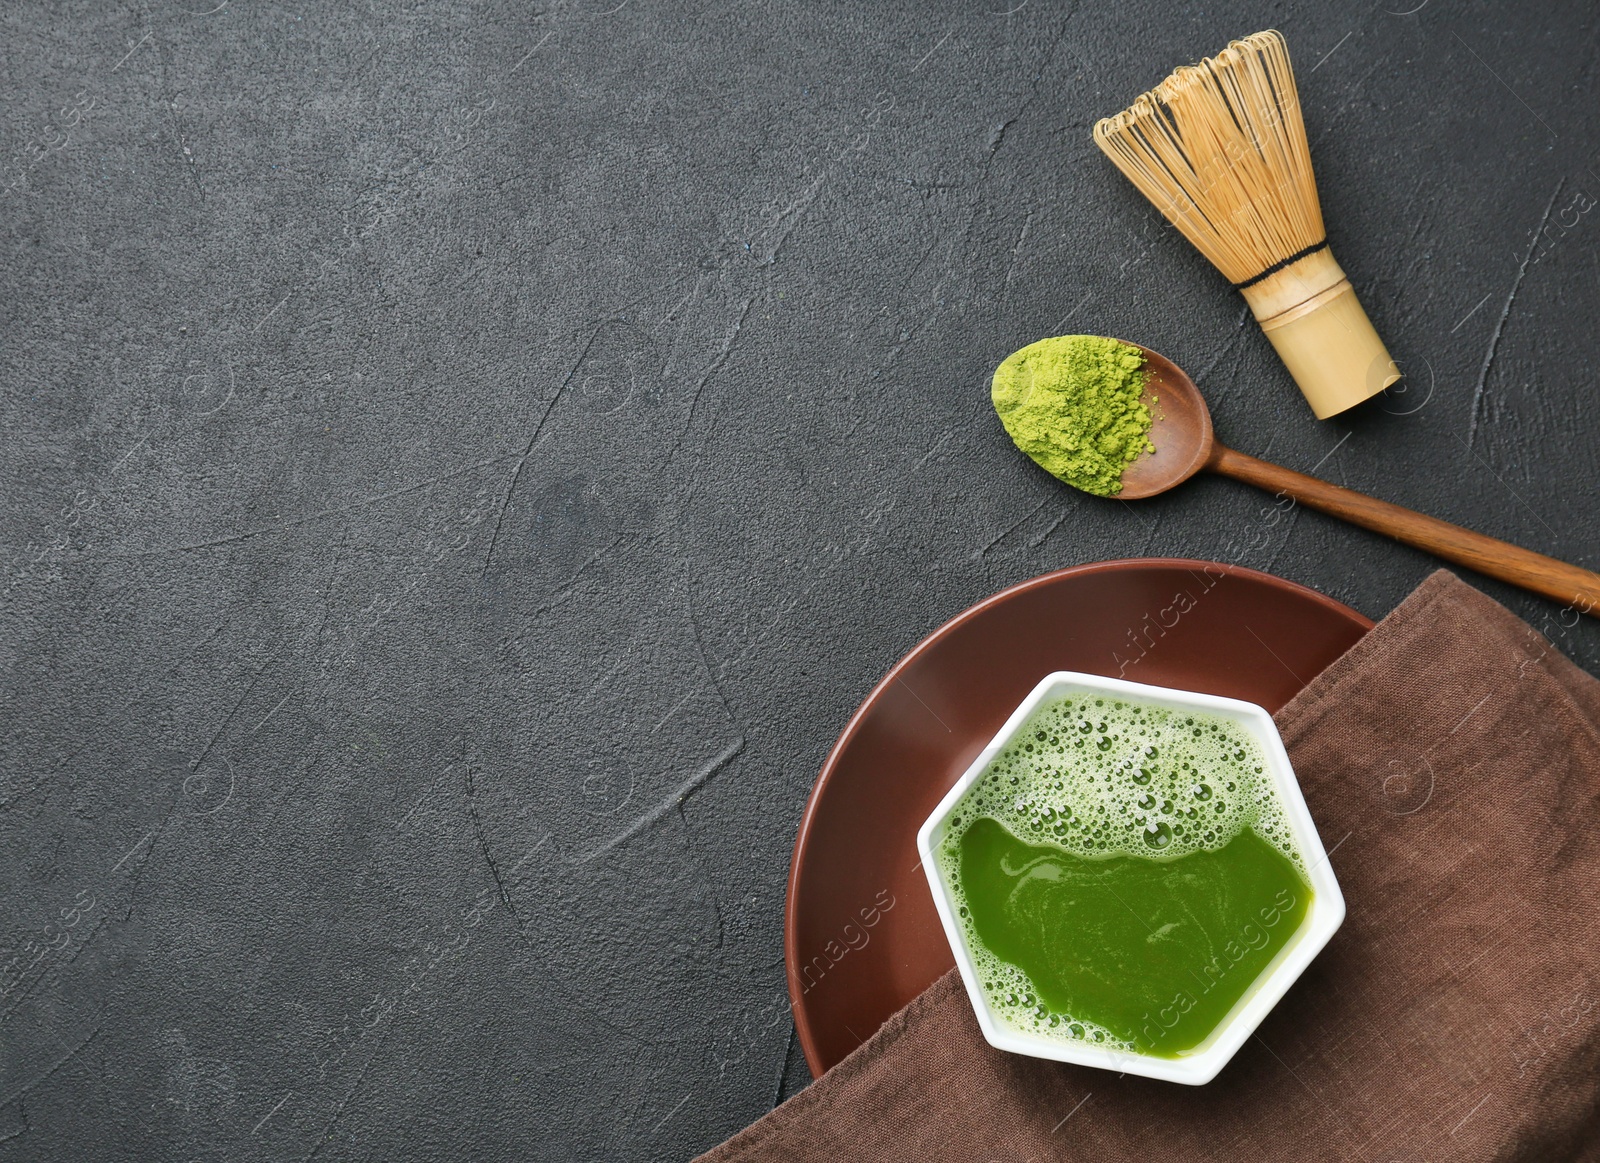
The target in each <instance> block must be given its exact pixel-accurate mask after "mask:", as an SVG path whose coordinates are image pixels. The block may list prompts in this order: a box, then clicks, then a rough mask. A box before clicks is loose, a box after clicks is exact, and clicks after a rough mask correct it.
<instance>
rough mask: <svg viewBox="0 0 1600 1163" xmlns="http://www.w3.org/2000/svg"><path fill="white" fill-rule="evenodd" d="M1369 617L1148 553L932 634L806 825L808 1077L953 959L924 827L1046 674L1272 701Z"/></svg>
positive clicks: (883, 695)
mask: <svg viewBox="0 0 1600 1163" xmlns="http://www.w3.org/2000/svg"><path fill="white" fill-rule="evenodd" d="M1371 628H1372V623H1371V621H1369V620H1368V619H1366V618H1364V617H1362V616H1361V615H1360V614H1358V613H1356V612H1355V611H1354V610H1352V609H1350V608H1349V607H1348V606H1344V605H1341V604H1340V603H1338V602H1336V601H1334V600H1333V599H1332V598H1328V597H1325V596H1323V595H1322V594H1319V593H1317V592H1316V591H1315V590H1309V589H1307V588H1306V587H1305V586H1301V585H1296V584H1295V583H1294V582H1288V581H1284V580H1283V579H1282V578H1276V577H1272V576H1271V575H1269V574H1264V573H1258V572H1257V571H1255V570H1252V569H1241V568H1239V567H1238V566H1225V565H1217V564H1215V563H1211V562H1202V561H1180V560H1175V559H1172V558H1145V559H1142V560H1135V561H1106V562H1099V563H1096V564H1093V565H1080V566H1075V567H1073V568H1072V569H1063V570H1059V571H1057V572H1056V573H1050V574H1045V575H1044V576H1043V577H1037V578H1034V579H1033V580H1032V581H1026V582H1023V583H1021V584H1020V585H1015V586H1012V587H1011V588H1010V589H1008V590H1003V591H1001V592H1000V593H998V594H996V595H995V596H994V597H992V598H989V599H988V600H987V601H984V602H980V603H979V604H978V605H976V606H973V607H972V608H971V609H970V610H967V611H966V612H965V613H963V614H960V615H958V616H957V617H955V618H954V619H952V620H951V621H949V622H947V623H945V624H944V625H943V626H941V627H940V628H939V629H938V630H936V631H934V632H933V634H931V635H930V636H929V637H928V638H926V639H924V640H923V641H922V643H920V644H919V645H918V646H917V648H916V649H915V650H913V651H912V652H911V653H910V654H908V655H906V657H905V658H903V659H901V660H900V662H899V663H898V664H896V666H895V667H894V669H893V670H891V671H890V672H889V673H888V675H886V676H885V677H884V679H883V681H882V682H880V683H879V684H878V685H877V687H876V688H875V689H874V690H873V692H872V693H871V694H870V695H868V696H867V701H866V702H864V703H862V704H861V709H860V710H858V711H857V712H856V713H855V717H854V718H852V719H851V720H850V723H849V725H848V726H847V727H845V729H844V734H843V735H841V736H840V737H839V741H838V743H836V744H834V748H833V751H832V753H830V754H829V756H828V760H827V762H826V763H824V764H823V765H822V774H821V775H820V776H818V777H817V784H816V787H814V788H813V789H812V791H811V799H810V801H809V802H808V803H807V804H806V811H805V815H804V817H803V818H802V819H801V821H800V834H799V836H798V837H797V838H796V840H795V846H794V863H793V865H792V866H791V868H790V870H789V900H788V912H787V916H786V918H785V923H784V947H785V956H786V960H787V962H788V970H789V997H790V1000H791V1002H792V1003H793V1006H794V1019H795V1029H796V1031H797V1033H798V1035H799V1038H800V1045H801V1048H802V1049H803V1050H804V1051H805V1055H806V1061H807V1063H809V1064H810V1066H811V1073H812V1074H813V1075H820V1074H821V1073H822V1072H823V1071H825V1070H827V1069H828V1068H829V1067H830V1066H832V1065H833V1064H834V1063H836V1062H838V1061H839V1060H840V1059H841V1058H843V1057H844V1056H845V1055H846V1054H848V1053H850V1051H852V1050H854V1049H855V1048H856V1047H857V1046H859V1045H860V1044H861V1043H862V1042H863V1041H865V1040H866V1039H867V1038H868V1037H870V1036H871V1035H872V1033H873V1031H875V1030H876V1029H877V1028H878V1027H879V1026H880V1025H882V1024H883V1022H884V1021H885V1020H886V1019H887V1018H888V1017H889V1015H891V1014H893V1013H894V1012H895V1011H896V1010H898V1009H900V1008H901V1007H902V1006H904V1005H905V1004H906V1003H907V1002H909V1001H910V1000H911V999H912V998H914V997H916V996H917V994H919V993H921V992H922V991H923V990H924V989H926V988H927V987H928V986H929V985H931V984H933V982H934V981H935V980H937V979H938V978H939V976H940V975H941V974H943V973H944V971H945V970H947V969H949V968H950V967H951V965H953V964H954V961H953V959H952V958H951V955H950V947H949V945H948V944H947V943H946V941H945V936H944V931H943V930H942V929H941V928H940V926H939V917H938V914H937V913H935V912H934V908H933V898H932V897H931V896H930V895H929V893H928V882H927V879H926V878H925V876H924V874H923V872H922V870H921V867H920V863H919V861H918V859H917V852H916V835H917V829H918V828H919V827H921V825H922V822H923V820H925V819H927V817H928V813H929V812H931V811H933V809H934V808H935V807H936V806H937V805H938V803H939V800H940V799H942V798H943V796H944V793H945V792H946V791H948V790H949V789H950V787H951V786H952V785H953V784H954V783H955V782H956V780H957V779H959V778H960V777H961V773H962V772H963V771H965V770H966V769H967V766H968V765H969V764H970V763H971V762H972V760H973V758H974V757H976V756H977V754H978V752H979V751H982V750H983V747H984V745H985V744H986V743H988V741H989V740H990V739H991V738H992V737H993V736H994V733H995V732H996V731H998V730H999V729H1000V726H1001V725H1002V724H1003V723H1004V722H1005V720H1006V717H1007V716H1008V715H1010V714H1011V712H1012V711H1013V710H1015V709H1016V707H1017V704H1018V703H1020V702H1021V701H1022V700H1023V698H1024V697H1026V695H1027V693H1028V692H1029V691H1030V690H1031V689H1033V686H1034V684H1035V683H1037V682H1038V681H1039V679H1041V678H1043V677H1044V676H1045V675H1046V674H1049V673H1050V672H1051V671H1054V670H1078V671H1086V672H1088V673H1091V674H1104V675H1112V676H1120V677H1123V678H1128V679H1132V680H1134V681H1136V682H1146V683H1153V684H1155V685H1158V686H1170V687H1178V688H1181V689H1184V690H1193V691H1204V692H1206V693H1207V694H1214V695H1227V696H1229V697H1231V698H1236V699H1246V700H1248V701H1250V702H1252V703H1259V704H1260V705H1261V706H1263V707H1266V708H1267V709H1268V710H1269V711H1276V710H1277V709H1278V708H1279V707H1281V706H1283V705H1284V704H1285V703H1287V702H1288V701H1289V700H1290V699H1291V698H1292V697H1294V695H1295V694H1296V693H1298V692H1299V691H1300V690H1301V688H1303V687H1304V686H1305V685H1306V683H1307V682H1309V681H1310V680H1311V677H1312V676H1313V675H1315V674H1316V673H1317V672H1318V671H1320V670H1321V669H1322V668H1323V667H1325V666H1327V665H1328V664H1329V663H1330V662H1332V661H1333V660H1334V659H1335V658H1338V657H1339V655H1341V654H1343V653H1344V652H1345V651H1346V650H1348V649H1349V648H1350V647H1351V646H1352V645H1353V644H1354V643H1355V642H1356V640H1357V639H1359V638H1360V637H1361V636H1362V635H1363V634H1365V633H1366V632H1367V631H1368V630H1370V629H1371Z"/></svg>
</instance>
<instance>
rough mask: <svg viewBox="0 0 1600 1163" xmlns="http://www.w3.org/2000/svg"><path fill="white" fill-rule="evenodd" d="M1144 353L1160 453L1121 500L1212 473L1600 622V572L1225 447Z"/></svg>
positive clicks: (1179, 374) (1175, 377)
mask: <svg viewBox="0 0 1600 1163" xmlns="http://www.w3.org/2000/svg"><path fill="white" fill-rule="evenodd" d="M1133 346H1135V347H1139V345H1138V344H1134V345H1133ZM1139 350H1140V351H1142V352H1144V356H1145V367H1146V370H1147V371H1148V372H1149V376H1150V378H1149V381H1148V382H1147V384H1146V386H1145V394H1144V401H1145V403H1146V404H1148V405H1150V414H1151V415H1152V416H1154V417H1155V424H1154V427H1153V428H1152V429H1151V432H1150V441H1151V443H1152V444H1154V445H1155V451H1154V452H1149V453H1146V454H1145V455H1143V456H1141V457H1140V458H1139V459H1138V460H1136V461H1134V462H1133V463H1132V464H1130V465H1128V467H1127V468H1125V469H1123V470H1122V491H1121V492H1120V493H1118V494H1117V499H1118V500H1123V501H1132V500H1137V499H1139V498H1140V497H1151V496H1154V495H1155V494H1157V493H1164V492H1166V491H1167V490H1168V489H1170V488H1172V487H1173V486H1174V485H1179V484H1182V483H1183V482H1184V481H1186V480H1188V479H1189V478H1190V477H1192V476H1193V475H1194V474H1195V473H1197V472H1199V471H1200V470H1201V469H1206V470H1209V471H1210V472H1215V473H1221V474H1222V475H1223V476H1228V477H1233V478H1234V479H1235V480H1241V481H1245V482H1247V483H1249V484H1252V485H1255V486H1257V487H1258V488H1262V489H1266V490H1267V491H1268V492H1271V493H1276V494H1277V495H1278V496H1280V497H1288V498H1290V499H1291V500H1293V501H1294V502H1295V503H1296V504H1300V505H1306V506H1308V507H1309V508H1312V509H1317V510H1319V511H1321V512H1323V513H1329V514H1331V515H1333V516H1335V517H1342V518H1344V520H1346V521H1349V522H1351V523H1353V524H1356V525H1360V526H1362V527H1363V528H1366V529H1371V530H1372V531H1373V532H1375V533H1382V534H1384V535H1385V536H1387V537H1393V538H1394V539H1395V540H1396V541H1403V542H1405V543H1406V544H1407V545H1414V546H1416V547H1417V548H1418V549H1425V550H1427V551H1428V552H1429V553H1432V554H1434V555H1436V556H1438V557H1442V558H1444V559H1445V560H1446V561H1449V562H1453V563H1455V564H1456V565H1464V566H1466V567H1467V568H1468V569H1473V570H1476V571H1477V572H1479V573H1481V574H1486V575H1488V576H1489V577H1493V578H1499V579H1500V580H1501V581H1504V582H1510V583H1511V584H1512V585H1516V586H1521V587H1523V588H1524V589H1527V590H1532V591H1533V592H1534V593H1536V594H1543V595H1544V596H1545V597H1547V598H1554V599H1555V600H1556V601H1558V602H1562V603H1564V604H1565V605H1568V606H1570V607H1571V608H1572V609H1575V610H1578V611H1580V612H1582V613H1585V614H1591V615H1594V616H1596V617H1600V574H1596V573H1591V572H1590V571H1589V570H1586V569H1579V568H1578V567H1577V566H1575V565H1568V564H1567V563H1566V562H1564V561H1557V560H1556V559H1555V558H1553V557H1546V556H1544V554H1542V553H1534V552H1533V551H1532V550H1528V549H1522V548H1520V547H1518V546H1515V545H1511V544H1509V543H1508V542H1505V541H1496V540H1495V539H1494V538H1493V537H1485V536H1484V535H1483V534H1481V533H1474V532H1473V531H1472V530H1470V529H1463V528H1462V527H1461V526H1459V525H1452V524H1450V523H1449V522H1448V521H1440V520H1438V519H1437V518H1434V517H1425V516H1423V515H1422V514H1421V513H1417V512H1413V511H1412V510H1410V509H1406V508H1403V507H1401V506H1400V505H1391V504H1389V503H1388V502H1387V501H1380V500H1377V499H1376V498H1374V497H1369V496H1367V495H1366V494H1365V493H1358V492H1355V491H1354V490H1352V489H1346V488H1341V487H1340V486H1338V485H1335V484H1329V483H1328V482H1327V481H1324V480H1318V479H1317V478H1316V477H1313V476H1307V475H1306V474H1305V473H1299V472H1294V471H1292V470H1291V469H1287V468H1280V467H1279V466H1278V465H1275V464H1269V463H1267V462H1266V461H1264V460H1257V459H1256V458H1255V457H1253V456H1246V455H1245V454H1244V453H1242V452H1235V451H1234V450H1233V449H1231V448H1228V447H1226V446H1225V445H1223V444H1221V443H1220V442H1218V440H1217V438H1216V436H1215V434H1213V432H1212V430H1211V413H1210V412H1209V411H1208V410H1207V409H1206V402H1205V400H1204V399H1203V398H1202V397H1201V395H1200V389H1199V388H1197V387H1195V386H1194V381H1193V380H1191V379H1190V378H1189V377H1188V376H1186V375H1185V374H1184V373H1183V370H1182V369H1181V368H1179V367H1178V365H1177V364H1175V363H1173V362H1172V361H1171V360H1169V359H1167V358H1166V357H1165V356H1163V355H1160V354H1159V353H1157V352H1154V351H1151V350H1150V349H1149V348H1148V347H1139Z"/></svg>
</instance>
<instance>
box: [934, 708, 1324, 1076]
mask: <svg viewBox="0 0 1600 1163" xmlns="http://www.w3.org/2000/svg"><path fill="white" fill-rule="evenodd" d="M1265 766H1266V764H1265V758H1264V756H1263V755H1262V752H1261V748H1260V745H1259V744H1258V743H1257V742H1256V740H1255V738H1254V737H1253V736H1252V735H1251V734H1250V733H1249V732H1247V731H1246V730H1244V729H1243V728H1241V727H1240V726H1238V725H1237V724H1235V723H1234V722H1233V721H1231V720H1229V719H1226V718H1223V717H1221V716H1216V715H1209V714H1205V713H1203V712H1195V711H1173V710H1168V709H1167V708H1164V707H1159V706H1152V705H1150V704H1147V703H1141V702H1137V701H1134V700H1131V699H1130V700H1122V699H1117V698H1113V697H1110V696H1102V695H1071V696H1067V697H1064V698H1059V699H1056V700H1054V701H1050V702H1046V703H1043V704H1041V705H1040V706H1039V707H1038V709H1037V710H1035V711H1034V713H1033V715H1032V716H1031V717H1030V718H1029V719H1028V722H1027V724H1026V726H1025V728H1024V729H1023V730H1022V731H1021V732H1019V733H1018V734H1017V735H1016V736H1015V737H1014V738H1013V739H1012V741H1011V742H1010V743H1009V744H1008V745H1007V746H1006V747H1005V748H1004V749H1003V750H1002V751H1000V753H999V754H997V755H996V756H995V757H994V759H993V760H992V761H991V762H990V764H989V766H988V767H987V768H986V769H985V770H984V772H983V774H982V776H980V777H979V779H978V780H977V782H975V783H974V784H973V785H972V787H971V788H969V789H968V790H967V793H966V794H965V795H964V796H963V797H962V798H961V801H960V803H959V804H958V805H957V807H956V810H955V812H954V813H953V814H952V815H951V817H950V820H949V823H948V825H947V827H946V830H945V834H944V836H943V838H942V840H941V841H940V842H939V844H938V846H937V848H936V856H937V862H938V871H939V874H940V876H941V877H942V879H943V880H944V883H945V884H946V885H947V886H948V888H949V891H950V895H951V898H952V900H953V902H954V905H955V908H956V914H957V919H958V921H959V923H960V925H961V926H962V927H963V929H964V930H965V932H966V937H967V945H968V947H969V948H970V949H971V950H972V951H973V954H974V961H975V963H976V967H977V971H978V976H979V979H980V981H981V984H982V988H983V991H984V993H985V995H986V996H987V997H988V998H989V999H990V1001H991V1003H992V1008H993V1010H994V1011H995V1012H996V1014H997V1015H998V1016H999V1017H1000V1019H1001V1020H1002V1021H1003V1022H1004V1023H1006V1024H1009V1025H1011V1026H1012V1027H1014V1028H1016V1029H1019V1030H1023V1031H1026V1032H1030V1033H1037V1034H1043V1035H1045V1036H1047V1037H1052V1038H1059V1039H1062V1040H1066V1041H1078V1042H1086V1043H1091V1044H1095V1045H1100V1046H1105V1047H1107V1048H1116V1049H1122V1050H1128V1051H1133V1052H1136V1053H1140V1054H1153V1055H1156V1056H1159V1057H1180V1056H1182V1055H1183V1054H1185V1053H1188V1052H1190V1051H1193V1050H1196V1049H1198V1048H1199V1047H1200V1046H1201V1045H1202V1044H1203V1043H1204V1042H1205V1041H1206V1039H1207V1038H1208V1037H1209V1036H1210V1034H1211V1033H1212V1031H1213V1030H1214V1029H1215V1028H1216V1027H1217V1026H1218V1025H1219V1024H1220V1022H1221V1021H1222V1019H1223V1018H1224V1017H1226V1016H1227V1014H1228V1013H1229V1011H1230V1010H1232V1009H1233V1007H1234V1005H1235V1004H1236V1003H1237V1002H1238V1001H1239V1000H1240V998H1242V997H1243V996H1244V995H1245V994H1246V993H1248V992H1249V990H1250V988H1251V986H1252V985H1254V983H1255V981H1256V979H1257V978H1258V977H1259V976H1260V975H1261V973H1262V971H1263V970H1265V969H1266V968H1267V966H1268V965H1269V964H1270V963H1271V962H1272V960H1273V959H1274V958H1275V957H1276V956H1277V954H1278V952H1279V951H1280V950H1281V949H1282V948H1283V947H1284V946H1285V945H1287V944H1288V943H1289V941H1290V939H1291V938H1292V937H1293V936H1294V934H1295V933H1296V932H1297V931H1298V930H1299V928H1300V926H1301V923H1302V922H1303V921H1304V920H1305V917H1306V912H1307V909H1308V907H1309V905H1310V903H1311V895H1312V894H1311V888H1310V886H1309V884H1308V883H1307V880H1306V875H1305V873H1306V869H1305V861H1304V858H1303V857H1302V856H1301V854H1300V853H1299V851H1298V849H1297V848H1296V847H1295V845H1294V842H1293V840H1292V839H1291V837H1290V834H1289V829H1288V826H1287V823H1286V820H1285V817H1284V814H1283V809H1282V804H1281V802H1280V801H1279V799H1278V796H1277V793H1276V792H1275V791H1274V790H1273V788H1272V785H1271V782H1270V781H1269V779H1268V778H1267V776H1266V775H1265V774H1264V768H1265Z"/></svg>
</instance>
